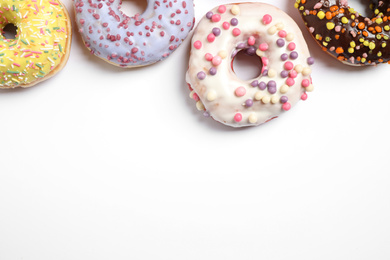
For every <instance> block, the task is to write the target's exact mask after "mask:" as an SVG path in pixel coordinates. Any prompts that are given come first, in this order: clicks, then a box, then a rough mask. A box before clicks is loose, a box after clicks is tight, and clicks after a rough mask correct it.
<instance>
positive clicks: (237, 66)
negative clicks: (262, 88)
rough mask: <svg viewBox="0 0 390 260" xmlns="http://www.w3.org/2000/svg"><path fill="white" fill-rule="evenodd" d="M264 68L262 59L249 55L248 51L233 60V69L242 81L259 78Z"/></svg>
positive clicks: (240, 53)
mask: <svg viewBox="0 0 390 260" xmlns="http://www.w3.org/2000/svg"><path fill="white" fill-rule="evenodd" d="M262 68H263V63H262V62H261V58H260V57H259V56H257V55H251V54H247V51H246V50H241V51H239V52H238V53H237V54H236V56H234V58H233V62H232V69H233V71H234V72H235V73H236V76H237V77H238V78H239V79H241V80H251V79H255V78H258V77H259V76H260V74H261V71H262Z"/></svg>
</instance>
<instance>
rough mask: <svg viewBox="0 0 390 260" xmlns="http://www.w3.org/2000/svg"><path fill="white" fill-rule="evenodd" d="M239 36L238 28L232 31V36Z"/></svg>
mask: <svg viewBox="0 0 390 260" xmlns="http://www.w3.org/2000/svg"><path fill="white" fill-rule="evenodd" d="M240 34H241V30H240V29H238V28H234V29H233V36H235V37H237V36H239V35H240Z"/></svg>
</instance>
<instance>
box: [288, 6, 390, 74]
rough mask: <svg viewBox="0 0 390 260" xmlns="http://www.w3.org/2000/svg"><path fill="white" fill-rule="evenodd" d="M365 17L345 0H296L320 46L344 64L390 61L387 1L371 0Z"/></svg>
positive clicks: (371, 63)
mask: <svg viewBox="0 0 390 260" xmlns="http://www.w3.org/2000/svg"><path fill="white" fill-rule="evenodd" d="M370 7H371V9H373V10H374V12H373V16H372V17H364V16H363V15H361V14H359V13H358V12H357V11H355V10H354V9H353V8H351V7H350V6H349V5H348V1H347V0H297V1H296V2H295V8H297V9H298V10H299V12H300V14H301V16H302V18H303V20H304V22H305V24H306V26H307V28H308V30H309V32H310V33H311V35H312V36H313V38H314V39H315V40H316V42H317V43H318V44H319V45H320V46H321V48H322V49H323V50H324V51H326V52H327V53H328V54H330V55H331V56H332V57H334V58H336V59H338V60H339V61H341V62H342V63H344V64H348V65H352V66H364V65H376V64H380V63H388V62H389V60H390V44H388V43H389V37H390V33H389V31H390V24H389V22H390V1H389V0H384V1H379V0H372V1H371V5H370Z"/></svg>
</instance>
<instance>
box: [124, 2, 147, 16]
mask: <svg viewBox="0 0 390 260" xmlns="http://www.w3.org/2000/svg"><path fill="white" fill-rule="evenodd" d="M147 6H148V1H146V0H125V1H122V3H121V5H120V10H121V11H122V12H123V13H124V14H125V15H127V16H130V17H133V16H135V15H136V14H142V13H144V12H145V10H146V7H147Z"/></svg>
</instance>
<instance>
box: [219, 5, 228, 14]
mask: <svg viewBox="0 0 390 260" xmlns="http://www.w3.org/2000/svg"><path fill="white" fill-rule="evenodd" d="M218 12H219V13H221V14H223V13H224V12H226V6H224V5H220V6H219V7H218Z"/></svg>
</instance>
